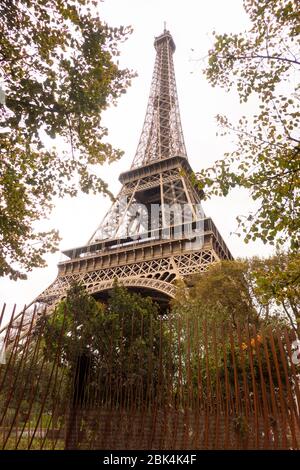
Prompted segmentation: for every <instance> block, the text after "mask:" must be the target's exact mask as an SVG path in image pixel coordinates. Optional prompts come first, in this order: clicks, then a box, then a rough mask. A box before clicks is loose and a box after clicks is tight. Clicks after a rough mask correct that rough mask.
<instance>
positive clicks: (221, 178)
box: [198, 0, 300, 250]
mask: <svg viewBox="0 0 300 470" xmlns="http://www.w3.org/2000/svg"><path fill="white" fill-rule="evenodd" d="M244 7H245V10H246V13H247V14H248V16H249V19H250V22H251V28H250V30H249V31H248V32H245V33H240V34H227V33H226V34H216V33H214V35H215V43H214V46H213V48H212V49H211V50H210V51H209V56H208V65H207V68H206V70H205V74H206V77H207V79H208V81H209V82H210V83H211V84H212V85H213V86H216V85H219V86H221V87H223V88H225V89H226V90H227V91H228V90H230V89H233V90H236V91H237V93H238V95H239V98H240V101H241V103H243V102H247V101H248V100H250V98H252V97H255V98H256V100H257V101H258V105H259V108H258V110H257V112H256V113H255V114H254V115H253V116H252V117H249V116H248V117H246V116H242V117H241V118H240V120H239V122H238V123H237V124H236V123H232V122H230V120H229V118H228V117H226V116H220V115H219V116H217V119H218V122H219V124H220V126H221V127H222V129H223V133H224V134H226V133H233V134H234V135H235V136H236V138H237V139H236V140H237V145H236V149H235V150H234V151H233V152H231V153H225V155H224V158H223V159H222V160H220V161H217V162H216V163H215V164H214V166H213V167H212V168H208V169H206V170H204V171H202V172H200V173H199V174H198V178H199V185H200V186H201V187H205V188H206V194H207V196H210V195H213V194H214V195H223V196H226V195H227V194H228V192H229V191H230V190H231V189H232V188H246V189H247V190H249V192H250V194H251V197H252V199H253V200H255V201H256V202H257V204H258V208H257V211H256V212H255V213H251V214H245V215H244V216H242V217H238V223H239V225H240V228H241V229H242V231H243V232H244V233H245V240H246V241H249V240H250V239H253V240H255V239H256V238H260V239H262V240H263V241H264V242H265V243H266V242H269V243H271V244H272V243H275V241H277V242H278V243H281V244H284V243H286V242H287V241H288V243H289V245H290V247H291V248H292V249H296V250H297V249H298V247H299V229H300V212H299V208H300V198H299V182H300V140H299V122H300V113H299V104H300V103H299V101H300V85H299V67H300V57H299V32H300V28H299V3H298V2H297V0H273V1H271V2H270V1H269V0H244Z"/></svg>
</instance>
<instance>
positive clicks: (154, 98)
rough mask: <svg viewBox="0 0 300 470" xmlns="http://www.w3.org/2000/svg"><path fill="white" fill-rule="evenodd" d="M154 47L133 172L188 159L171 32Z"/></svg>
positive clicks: (159, 38) (158, 39) (165, 32)
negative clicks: (165, 161)
mask: <svg viewBox="0 0 300 470" xmlns="http://www.w3.org/2000/svg"><path fill="white" fill-rule="evenodd" d="M154 45H155V49H156V60H155V65H154V72H153V77H152V83H151V89H150V96H149V101H148V106H147V111H146V117H145V121H144V125H143V130H142V133H141V137H140V141H139V144H138V147H137V151H136V154H135V157H134V160H133V163H132V168H136V167H139V166H142V165H145V164H147V163H149V162H150V161H153V160H158V159H164V158H169V157H172V156H174V155H182V156H186V149H185V144H184V138H183V132H182V127H181V120H180V114H179V104H178V97H177V89H176V80H175V72H174V65H173V53H174V51H175V44H174V41H173V38H172V36H171V34H170V32H169V31H166V30H165V31H164V33H163V34H162V35H161V36H159V37H157V38H156V39H155V42H154Z"/></svg>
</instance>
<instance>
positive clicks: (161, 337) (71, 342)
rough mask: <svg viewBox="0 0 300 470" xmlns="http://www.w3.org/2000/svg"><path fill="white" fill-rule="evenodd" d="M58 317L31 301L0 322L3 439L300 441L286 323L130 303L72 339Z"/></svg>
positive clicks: (59, 443) (250, 444) (218, 444)
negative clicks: (125, 314) (220, 318)
mask: <svg viewBox="0 0 300 470" xmlns="http://www.w3.org/2000/svg"><path fill="white" fill-rule="evenodd" d="M13 314H14V315H15V314H16V309H14V312H13ZM2 317H4V315H3V316H2ZM120 318H121V317H120ZM25 323H26V325H27V326H26V335H25V336H24V335H23V334H22V332H23V331H24V325H25ZM69 326H70V325H69V320H68V318H67V316H66V313H64V314H63V315H61V314H59V313H57V312H54V313H52V314H51V315H48V316H47V314H46V312H43V313H41V312H38V311H37V309H35V310H33V312H32V313H31V314H30V315H28V312H27V313H26V310H24V313H23V314H22V315H21V316H19V317H18V324H17V325H14V324H13V321H12V322H8V327H7V328H6V329H5V330H4V331H3V332H2V336H1V338H2V340H1V341H2V345H4V348H3V349H2V356H1V357H2V364H0V447H1V448H2V449H64V448H79V449H124V448H127V449H241V448H242V449H299V448H300V416H299V404H300V383H299V375H300V365H299V361H298V359H299V355H298V351H297V349H295V347H297V342H296V341H295V337H294V333H293V332H291V331H290V330H289V329H288V328H277V329H272V328H271V327H265V328H264V329H261V328H258V327H255V326H253V325H252V326H249V325H247V326H245V325H237V326H233V325H230V324H226V323H222V324H218V323H216V322H208V321H202V320H200V319H199V317H197V316H195V315H194V316H191V315H190V316H189V315H185V316H182V317H181V316H180V315H179V316H177V317H176V318H174V317H172V316H169V317H167V318H165V317H161V318H156V319H155V318H153V319H150V320H149V319H145V318H144V317H143V316H142V315H140V316H139V315H138V314H135V315H132V317H131V318H130V319H128V318H121V320H116V322H111V323H108V324H106V326H105V330H103V335H102V337H96V338H93V339H91V343H90V345H88V344H87V343H85V345H84V347H83V346H82V344H81V343H80V341H81V340H80V335H81V333H80V331H74V332H73V333H74V334H73V335H72V334H70V330H69V329H68V328H69ZM12 327H14V334H13V336H10V341H9V344H8V343H7V344H8V346H7V348H5V345H6V341H7V338H8V337H9V335H10V332H9V330H10V329H11V328H12ZM100 336H101V335H100ZM91 338H92V332H91ZM4 359H5V361H4Z"/></svg>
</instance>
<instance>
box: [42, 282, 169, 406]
mask: <svg viewBox="0 0 300 470" xmlns="http://www.w3.org/2000/svg"><path fill="white" fill-rule="evenodd" d="M39 330H41V331H43V336H44V341H45V348H44V353H45V355H46V357H47V360H49V361H52V360H53V358H54V357H55V356H56V354H57V348H60V354H59V360H60V365H61V366H66V367H67V369H68V371H69V373H70V374H71V376H73V377H74V379H75V380H77V379H78V377H77V379H76V375H78V374H79V373H81V374H82V370H83V369H84V370H85V372H84V373H85V374H86V373H87V372H86V371H87V370H88V373H87V374H88V379H87V377H85V379H84V380H83V379H82V380H79V381H78V380H77V382H78V384H79V383H80V382H81V383H83V382H85V386H84V390H83V391H82V393H83V395H84V396H86V395H87V394H88V393H90V394H91V393H93V394H95V393H97V394H98V395H99V396H100V397H102V395H101V394H102V392H103V390H104V392H105V393H107V391H108V390H110V391H111V393H116V394H118V393H119V394H120V393H121V394H122V390H123V389H127V390H128V387H130V386H140V387H142V388H144V387H146V384H147V383H148V381H149V383H152V384H155V383H157V381H158V370H159V365H160V364H159V351H160V347H161V342H160V334H161V321H160V317H159V309H158V306H157V305H156V304H155V303H154V302H153V301H152V300H151V298H150V297H142V296H141V295H140V294H137V293H131V292H129V291H128V290H126V289H125V288H123V287H121V286H119V285H118V284H117V283H116V284H115V285H114V288H113V289H112V291H111V293H110V296H109V298H108V300H107V302H106V303H105V304H103V303H100V302H97V301H96V300H95V299H94V298H93V297H91V296H90V295H89V294H88V293H87V292H86V290H85V288H84V286H81V285H78V284H74V285H73V286H72V287H71V288H70V290H69V291H68V293H67V296H66V298H65V299H63V300H62V301H61V302H60V303H59V305H58V306H57V307H56V311H55V312H54V314H53V315H52V318H51V317H44V318H42V319H41V321H40V326H39V328H38V329H37V334H38V333H39ZM149 364H150V365H151V376H149ZM79 369H81V372H80V371H79ZM104 392H103V393H104ZM105 393H104V395H105ZM94 396H95V395H94ZM101 399H103V400H104V399H105V398H104V396H103V397H102V398H101Z"/></svg>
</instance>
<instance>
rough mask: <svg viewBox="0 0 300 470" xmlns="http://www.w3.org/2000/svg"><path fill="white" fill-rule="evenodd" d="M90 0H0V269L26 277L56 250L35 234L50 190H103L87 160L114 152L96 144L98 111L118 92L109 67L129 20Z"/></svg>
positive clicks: (121, 74)
mask: <svg viewBox="0 0 300 470" xmlns="http://www.w3.org/2000/svg"><path fill="white" fill-rule="evenodd" d="M97 7H98V2H95V1H92V0H67V1H62V0H51V1H48V0H2V1H1V2H0V38H1V50H0V79H2V81H3V87H4V90H5V102H4V100H3V99H2V100H1V103H0V132H1V133H0V136H1V140H0V142H1V144H0V145H1V148H0V152H1V159H0V185H1V186H0V275H9V276H10V277H11V278H13V279H17V278H19V277H21V278H24V277H26V276H25V274H24V271H28V270H31V269H32V268H33V267H36V266H42V265H43V264H44V261H43V254H44V253H45V252H48V251H50V250H54V249H56V246H57V242H58V234H57V232H56V231H55V230H52V231H49V232H47V233H41V232H40V233H37V232H36V230H34V223H35V222H36V221H38V220H40V219H42V218H44V217H45V216H47V214H48V213H49V210H50V209H51V207H52V203H53V198H54V197H63V196H64V195H71V196H75V195H76V194H77V192H78V190H81V191H83V192H85V193H88V192H91V191H92V192H99V191H100V192H104V193H108V190H107V185H106V183H105V182H104V181H103V180H102V178H101V177H99V176H98V175H97V174H96V173H95V169H97V167H96V166H97V165H98V166H99V165H101V164H103V163H104V162H112V161H114V160H115V159H117V158H119V157H120V156H121V154H122V152H121V151H119V150H114V149H113V148H112V147H111V145H110V144H109V143H107V142H105V139H106V136H107V129H106V128H105V127H103V125H102V123H101V120H100V119H101V113H102V112H103V111H104V110H105V109H106V108H107V107H108V106H109V105H110V104H114V103H116V100H117V98H118V97H119V96H120V95H121V94H122V93H124V92H125V91H126V88H127V86H128V85H129V83H130V79H131V77H132V73H131V72H130V71H128V70H127V69H121V68H119V66H118V62H117V56H118V55H119V52H118V47H119V44H120V43H121V42H122V41H123V40H125V39H126V37H127V36H128V34H129V33H130V28H128V27H123V26H121V27H120V28H111V27H109V26H108V25H106V24H105V23H104V22H102V21H101V19H100V17H99V13H98V10H97Z"/></svg>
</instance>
